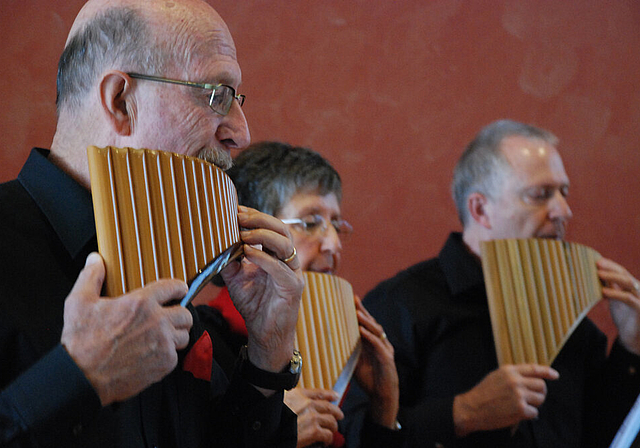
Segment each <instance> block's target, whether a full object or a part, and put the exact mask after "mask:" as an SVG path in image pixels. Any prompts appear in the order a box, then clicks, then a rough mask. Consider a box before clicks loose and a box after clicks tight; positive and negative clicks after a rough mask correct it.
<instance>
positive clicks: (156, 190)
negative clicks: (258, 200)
mask: <svg viewBox="0 0 640 448" xmlns="http://www.w3.org/2000/svg"><path fill="white" fill-rule="evenodd" d="M87 154H88V159H89V171H90V174H91V193H92V196H93V208H94V215H95V221H96V234H97V238H98V249H99V251H100V254H101V255H102V257H103V258H104V262H105V267H106V279H105V292H106V294H107V295H109V296H118V295H121V294H123V293H126V292H128V291H131V290H133V289H136V288H139V287H141V286H144V285H146V284H147V283H150V282H153V281H154V280H157V279H160V278H177V279H181V280H184V281H185V282H187V281H189V280H191V279H193V277H194V276H196V275H197V274H198V272H199V271H200V270H201V269H203V268H204V267H205V266H206V265H208V264H209V263H210V262H211V261H212V260H216V261H220V260H221V261H222V263H217V265H218V267H219V269H218V271H219V270H220V269H221V268H222V267H223V266H222V265H224V264H225V263H226V262H228V261H229V260H230V259H232V258H233V257H235V256H237V255H238V254H239V248H241V244H240V231H239V228H238V221H237V212H238V197H237V193H236V190H235V187H234V186H233V183H232V182H231V179H230V178H229V177H228V176H227V175H226V174H224V173H223V172H222V171H221V170H220V169H218V168H217V167H215V166H214V165H213V164H211V163H208V162H206V161H204V160H200V159H197V158H194V157H189V156H185V155H181V154H173V153H168V152H163V151H151V150H146V149H132V148H113V147H107V148H97V147H95V146H91V147H89V148H88V150H87Z"/></svg>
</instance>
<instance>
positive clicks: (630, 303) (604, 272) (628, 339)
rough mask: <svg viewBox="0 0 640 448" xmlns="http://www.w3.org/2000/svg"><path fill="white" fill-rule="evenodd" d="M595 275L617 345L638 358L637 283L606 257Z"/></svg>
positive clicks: (639, 314) (639, 299)
mask: <svg viewBox="0 0 640 448" xmlns="http://www.w3.org/2000/svg"><path fill="white" fill-rule="evenodd" d="M596 265H597V267H598V276H599V277H600V280H602V281H603V282H604V287H603V288H602V297H603V298H604V299H605V300H609V309H610V311H611V317H612V318H613V321H614V323H615V324H616V327H618V333H619V337H620V342H621V343H622V345H624V346H625V348H626V349H627V350H629V351H630V352H632V353H635V354H636V355H640V282H638V280H637V279H636V278H634V277H633V275H631V274H630V273H629V271H627V270H626V269H625V268H624V267H622V266H620V265H619V264H618V263H615V262H613V261H611V260H608V259H606V258H601V259H600V260H598V262H597V263H596Z"/></svg>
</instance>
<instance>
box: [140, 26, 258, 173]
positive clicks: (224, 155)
mask: <svg viewBox="0 0 640 448" xmlns="http://www.w3.org/2000/svg"><path fill="white" fill-rule="evenodd" d="M203 47H205V48H206V50H203ZM199 48H200V49H199V50H198V53H197V55H193V59H192V61H191V63H190V64H189V65H188V66H186V67H181V68H180V69H175V70H171V73H163V74H160V76H163V77H167V78H174V79H179V80H186V81H194V82H201V83H202V82H206V83H211V84H218V83H222V84H227V85H230V86H231V87H233V88H234V89H236V91H237V90H238V88H239V86H240V81H241V71H240V67H239V65H238V62H237V60H236V57H235V47H234V44H233V41H232V40H231V37H230V36H228V38H227V39H224V37H223V38H221V39H218V40H212V43H211V45H209V46H200V47H199ZM133 82H135V83H137V89H138V96H137V102H138V103H137V109H138V115H137V117H136V121H135V122H134V126H135V127H134V130H135V134H134V135H133V136H132V137H133V139H134V141H133V142H131V144H130V146H135V147H145V148H150V149H159V150H162V151H169V152H176V153H181V154H187V155H191V156H196V157H202V158H205V159H207V160H209V161H210V162H213V163H215V164H216V165H218V166H219V167H221V168H223V169H226V168H229V167H230V166H231V156H230V151H231V150H232V149H242V148H245V147H246V146H247V145H248V144H249V141H250V137H249V129H248V127H247V122H246V119H245V116H244V113H243V112H242V109H241V107H240V105H239V103H238V102H237V101H236V100H234V101H233V104H232V106H231V109H230V110H229V113H228V114H227V115H226V116H222V115H220V114H218V113H216V112H214V111H213V110H211V108H210V107H209V96H210V94H211V91H205V90H203V89H199V88H193V87H187V86H180V85H172V84H165V83H158V82H149V81H145V80H138V79H135V80H133Z"/></svg>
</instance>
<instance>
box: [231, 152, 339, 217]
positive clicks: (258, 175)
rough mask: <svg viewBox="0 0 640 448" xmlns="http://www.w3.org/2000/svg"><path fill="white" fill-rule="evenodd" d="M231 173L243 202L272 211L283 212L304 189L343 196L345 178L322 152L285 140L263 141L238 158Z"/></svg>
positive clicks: (265, 210) (271, 213)
mask: <svg viewBox="0 0 640 448" xmlns="http://www.w3.org/2000/svg"><path fill="white" fill-rule="evenodd" d="M233 163H234V164H233V167H231V168H230V169H229V170H228V171H227V174H228V175H229V176H230V177H231V179H232V180H233V182H234V184H235V186H236V189H237V190H238V199H239V202H240V204H242V205H246V206H247V207H252V208H255V209H257V210H260V211H261V212H264V213H268V214H270V215H276V214H277V213H279V212H280V210H281V209H282V207H284V206H285V205H286V204H287V202H289V200H290V199H291V197H292V196H293V195H294V194H296V193H300V192H312V193H317V194H320V195H322V196H324V195H327V194H329V193H333V194H335V195H336V197H337V198H338V201H340V200H341V199H342V181H341V180H340V176H339V175H338V173H337V171H336V170H335V169H334V168H333V167H332V166H331V165H330V164H329V162H328V161H327V160H325V159H324V158H323V157H322V156H321V155H320V154H318V153H317V152H315V151H312V150H311V149H308V148H302V147H299V146H292V145H289V144H288V143H281V142H260V143H255V144H253V145H251V146H249V147H248V148H247V149H245V150H244V151H243V152H241V153H240V155H238V157H236V158H235V160H234V162H233Z"/></svg>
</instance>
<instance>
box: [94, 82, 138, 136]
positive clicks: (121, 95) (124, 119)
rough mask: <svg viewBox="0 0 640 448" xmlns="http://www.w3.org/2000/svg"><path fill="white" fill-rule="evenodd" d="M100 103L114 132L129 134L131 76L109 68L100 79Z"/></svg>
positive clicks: (131, 91)
mask: <svg viewBox="0 0 640 448" xmlns="http://www.w3.org/2000/svg"><path fill="white" fill-rule="evenodd" d="M100 104H101V106H102V111H103V112H104V114H105V115H106V117H107V121H108V122H109V123H110V124H111V126H112V128H113V130H114V131H115V132H116V134H118V135H121V136H128V135H131V132H132V130H133V121H134V116H135V101H134V96H133V88H132V86H131V78H129V76H127V74H126V73H123V72H121V71H118V70H110V71H108V72H107V73H106V74H104V75H103V76H102V80H101V81H100Z"/></svg>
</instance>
